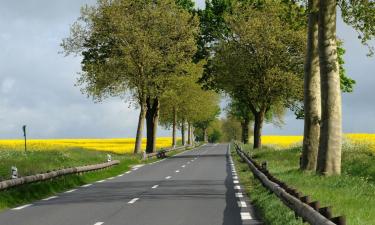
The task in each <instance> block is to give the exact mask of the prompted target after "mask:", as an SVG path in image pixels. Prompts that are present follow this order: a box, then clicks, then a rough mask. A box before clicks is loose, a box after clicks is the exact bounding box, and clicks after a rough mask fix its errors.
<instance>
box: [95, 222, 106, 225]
mask: <svg viewBox="0 0 375 225" xmlns="http://www.w3.org/2000/svg"><path fill="white" fill-rule="evenodd" d="M102 224H104V222H97V223H95V224H94V225H102Z"/></svg>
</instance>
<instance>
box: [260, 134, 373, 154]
mask: <svg viewBox="0 0 375 225" xmlns="http://www.w3.org/2000/svg"><path fill="white" fill-rule="evenodd" d="M302 141H303V136H273V135H264V136H263V137H262V143H263V144H264V145H269V146H272V147H276V148H289V147H292V146H297V145H302ZM344 141H345V142H346V143H349V144H356V145H368V146H370V147H371V149H373V150H375V134H344Z"/></svg>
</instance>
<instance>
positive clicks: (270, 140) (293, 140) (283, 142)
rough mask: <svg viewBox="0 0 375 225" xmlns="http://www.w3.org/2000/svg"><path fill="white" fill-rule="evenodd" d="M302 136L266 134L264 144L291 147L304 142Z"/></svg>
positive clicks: (263, 138)
mask: <svg viewBox="0 0 375 225" xmlns="http://www.w3.org/2000/svg"><path fill="white" fill-rule="evenodd" d="M302 139H303V137H302V136H272V135H265V136H263V137H262V144H264V145H268V146H272V147H276V148H289V147H292V146H297V145H301V144H302Z"/></svg>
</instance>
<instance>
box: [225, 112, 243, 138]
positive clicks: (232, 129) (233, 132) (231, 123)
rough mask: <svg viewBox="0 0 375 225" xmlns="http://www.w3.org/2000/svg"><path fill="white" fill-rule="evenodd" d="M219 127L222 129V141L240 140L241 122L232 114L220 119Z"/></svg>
mask: <svg viewBox="0 0 375 225" xmlns="http://www.w3.org/2000/svg"><path fill="white" fill-rule="evenodd" d="M221 129H222V131H223V141H225V142H230V141H232V140H236V141H239V140H242V138H241V137H242V129H243V127H242V124H241V123H240V122H239V121H238V120H237V119H236V118H234V117H233V116H231V115H228V114H227V116H226V118H224V119H222V126H221Z"/></svg>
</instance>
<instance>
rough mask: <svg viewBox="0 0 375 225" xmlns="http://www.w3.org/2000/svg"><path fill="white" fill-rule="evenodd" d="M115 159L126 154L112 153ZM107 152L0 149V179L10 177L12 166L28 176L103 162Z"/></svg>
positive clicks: (22, 174) (21, 174) (74, 149)
mask: <svg viewBox="0 0 375 225" xmlns="http://www.w3.org/2000/svg"><path fill="white" fill-rule="evenodd" d="M111 155H112V157H113V159H123V158H126V157H127V156H126V155H116V154H113V153H111ZM106 160H107V153H105V152H99V151H91V150H84V149H80V148H72V149H66V150H56V151H29V152H27V153H24V152H23V151H12V150H1V151H0V162H1V164H0V179H3V180H7V179H9V178H10V168H11V166H16V167H17V168H18V172H19V175H20V176H28V175H32V174H37V173H43V172H47V171H50V170H53V169H61V168H68V167H74V166H82V165H88V164H96V163H103V162H106Z"/></svg>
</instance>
